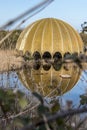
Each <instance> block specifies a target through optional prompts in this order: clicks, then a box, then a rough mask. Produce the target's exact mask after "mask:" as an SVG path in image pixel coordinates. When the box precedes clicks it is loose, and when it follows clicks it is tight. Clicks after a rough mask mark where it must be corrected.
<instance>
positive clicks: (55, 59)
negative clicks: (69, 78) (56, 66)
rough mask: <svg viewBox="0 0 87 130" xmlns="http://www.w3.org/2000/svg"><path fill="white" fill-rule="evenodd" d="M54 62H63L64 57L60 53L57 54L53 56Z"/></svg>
mask: <svg viewBox="0 0 87 130" xmlns="http://www.w3.org/2000/svg"><path fill="white" fill-rule="evenodd" d="M53 59H54V61H58V60H62V55H61V53H60V52H55V53H54V55H53Z"/></svg>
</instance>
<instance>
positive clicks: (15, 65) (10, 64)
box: [0, 50, 24, 72]
mask: <svg viewBox="0 0 87 130" xmlns="http://www.w3.org/2000/svg"><path fill="white" fill-rule="evenodd" d="M23 65H24V59H23V58H22V56H21V55H20V52H18V51H16V50H0V72H4V71H9V70H14V69H20V68H21V67H22V66H23Z"/></svg>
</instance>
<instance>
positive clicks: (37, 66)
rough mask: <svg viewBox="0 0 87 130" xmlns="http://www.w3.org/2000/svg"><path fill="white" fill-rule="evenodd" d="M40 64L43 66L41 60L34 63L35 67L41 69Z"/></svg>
mask: <svg viewBox="0 0 87 130" xmlns="http://www.w3.org/2000/svg"><path fill="white" fill-rule="evenodd" d="M40 66H41V63H40V62H34V64H33V69H35V70H39V69H40Z"/></svg>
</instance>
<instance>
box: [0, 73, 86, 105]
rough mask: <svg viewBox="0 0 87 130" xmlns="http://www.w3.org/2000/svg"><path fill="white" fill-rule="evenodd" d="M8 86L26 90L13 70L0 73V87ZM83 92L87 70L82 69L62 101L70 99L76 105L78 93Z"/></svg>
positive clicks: (84, 90)
mask: <svg viewBox="0 0 87 130" xmlns="http://www.w3.org/2000/svg"><path fill="white" fill-rule="evenodd" d="M9 86H10V87H12V88H18V89H21V90H23V91H27V90H26V88H25V87H24V86H23V85H22V83H21V82H20V81H19V80H18V76H17V75H16V73H14V72H12V73H10V74H9V73H4V74H1V75H0V87H3V88H7V87H9ZM85 92H87V71H83V73H82V75H81V77H80V79H79V81H78V82H77V84H76V85H75V86H74V87H73V88H72V89H71V90H70V91H69V92H67V93H65V94H64V95H63V96H62V101H63V103H65V102H66V100H72V101H73V102H74V105H76V104H78V103H79V95H81V94H83V93H85Z"/></svg>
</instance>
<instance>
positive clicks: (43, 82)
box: [0, 68, 87, 105]
mask: <svg viewBox="0 0 87 130" xmlns="http://www.w3.org/2000/svg"><path fill="white" fill-rule="evenodd" d="M77 71H78V69H76V72H75V70H73V69H72V68H71V69H69V71H67V72H66V70H64V69H61V70H60V71H55V70H53V68H52V69H50V70H49V71H44V70H42V69H41V70H39V71H36V70H32V71H31V72H30V76H33V77H32V79H33V82H34V83H35V82H36V84H34V83H32V84H33V85H34V87H35V89H34V87H33V86H32V84H30V79H31V78H29V77H28V76H29V75H27V74H28V73H24V72H25V71H24V70H23V71H22V72H21V73H16V72H8V73H7V72H5V73H3V74H0V87H2V88H8V87H12V88H15V90H16V89H19V90H22V91H23V92H25V93H27V94H29V93H31V91H37V90H38V91H39V93H41V94H42V95H44V96H47V95H48V97H50V94H51V96H53V94H54V96H60V94H59V90H58V89H56V86H57V87H58V85H59V84H60V83H61V84H60V85H61V88H62V90H64V91H62V96H61V99H62V102H63V104H64V103H65V102H66V101H67V100H72V101H73V103H74V105H78V104H79V100H80V98H79V96H80V95H81V94H84V93H87V71H86V70H84V71H83V72H81V74H80V77H78V74H79V73H77ZM64 74H65V75H66V74H67V75H68V76H69V75H70V76H71V77H68V78H65V79H63V80H62V78H61V76H65V75H64ZM67 75H66V76H67ZM24 76H25V79H23V77H24ZM20 77H21V78H20ZM27 78H28V79H27ZM63 78H64V77H63ZM22 79H23V80H25V83H24V81H23V80H22ZM26 80H27V81H26ZM72 81H73V82H72ZM29 84H30V85H31V86H30V87H29V88H28V86H27V85H29ZM38 85H39V87H37V86H38ZM73 85H74V86H73ZM42 86H43V87H42ZM52 86H54V87H52ZM64 86H67V87H66V88H64ZM32 87H33V88H32ZM55 90H57V91H55Z"/></svg>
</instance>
